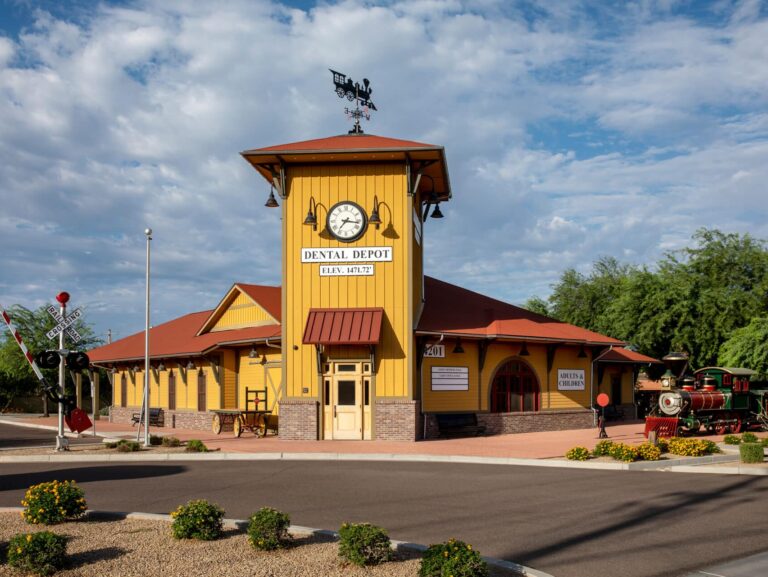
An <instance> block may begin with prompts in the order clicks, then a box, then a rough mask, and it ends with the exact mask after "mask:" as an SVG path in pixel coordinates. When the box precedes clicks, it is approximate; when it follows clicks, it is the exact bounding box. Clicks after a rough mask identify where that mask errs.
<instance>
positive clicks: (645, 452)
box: [636, 443, 661, 461]
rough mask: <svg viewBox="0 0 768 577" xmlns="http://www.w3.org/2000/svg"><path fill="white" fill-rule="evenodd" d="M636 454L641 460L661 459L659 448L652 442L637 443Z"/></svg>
mask: <svg viewBox="0 0 768 577" xmlns="http://www.w3.org/2000/svg"><path fill="white" fill-rule="evenodd" d="M636 449H637V456H638V457H639V458H640V459H642V460H643V461H658V460H659V459H661V449H659V448H658V447H657V446H656V445H654V444H653V443H643V444H642V445H638V446H637V447H636Z"/></svg>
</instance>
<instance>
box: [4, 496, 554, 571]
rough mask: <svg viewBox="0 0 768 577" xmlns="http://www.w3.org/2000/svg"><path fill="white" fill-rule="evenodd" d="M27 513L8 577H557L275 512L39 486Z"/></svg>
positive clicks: (8, 519) (15, 536) (368, 528)
mask: <svg viewBox="0 0 768 577" xmlns="http://www.w3.org/2000/svg"><path fill="white" fill-rule="evenodd" d="M22 504H23V508H0V524H1V525H2V526H0V575H19V576H20V577H21V576H22V575H40V576H48V575H54V574H55V575H62V576H75V575H77V576H80V577H90V576H94V577H96V576H99V577H101V576H103V575H121V577H129V576H132V575H141V576H143V577H152V576H155V575H157V576H158V577H159V576H163V577H176V576H178V577H194V576H196V575H206V576H207V575H227V574H237V575H241V574H243V575H264V576H266V575H270V576H271V575H274V576H278V575H295V576H300V575H311V576H315V575H323V576H332V575H339V576H341V575H344V576H347V575H352V576H354V575H361V576H366V577H372V576H376V575H382V576H383V575H387V576H393V577H397V576H403V577H417V576H418V577H444V576H445V575H452V576H453V577H488V576H489V575H491V576H497V577H507V576H510V577H511V576H513V575H530V576H531V577H534V576H535V577H548V576H547V575H546V574H544V573H541V572H539V571H535V570H531V569H528V568H526V567H523V566H521V565H517V564H515V563H510V562H507V561H502V560H497V559H485V558H483V557H481V556H480V553H479V552H478V551H477V550H476V549H475V548H474V547H473V546H472V545H471V544H468V543H464V542H462V541H458V540H455V539H449V540H448V541H445V542H443V543H439V544H436V545H431V546H429V547H425V546H421V545H415V544H412V543H402V542H397V541H392V540H390V538H389V536H388V534H387V531H386V530H385V529H384V528H382V527H377V526H376V525H372V524H369V523H344V524H343V525H342V526H341V528H340V529H339V531H338V532H333V531H325V530H317V529H309V528H305V527H298V526H292V525H290V517H289V516H288V515H287V514H286V513H283V512H281V511H278V510H276V509H272V508H269V507H263V508H261V509H259V510H258V511H256V512H255V513H254V514H253V515H252V516H251V517H250V518H249V519H247V520H237V519H225V518H224V514H225V513H224V510H222V509H221V508H220V507H218V506H217V505H216V504H215V503H211V502H208V501H206V500H204V499H197V500H192V501H189V502H187V503H185V504H182V505H179V507H178V508H177V509H176V510H174V511H173V512H171V513H170V514H169V515H157V514H142V513H132V514H124V513H106V512H95V511H87V509H86V502H85V497H84V494H83V492H82V490H81V489H80V488H79V487H78V486H77V485H76V483H75V482H74V481H63V482H60V481H53V482H47V483H42V484H39V485H35V486H32V487H30V488H29V490H28V491H27V493H26V495H25V497H24V500H23V501H22Z"/></svg>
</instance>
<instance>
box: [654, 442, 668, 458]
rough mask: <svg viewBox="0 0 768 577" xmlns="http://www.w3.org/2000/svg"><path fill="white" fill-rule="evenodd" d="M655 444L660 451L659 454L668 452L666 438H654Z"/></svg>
mask: <svg viewBox="0 0 768 577" xmlns="http://www.w3.org/2000/svg"><path fill="white" fill-rule="evenodd" d="M656 446H657V447H658V448H659V451H661V454H662V455H663V454H664V453H669V441H668V440H667V439H656Z"/></svg>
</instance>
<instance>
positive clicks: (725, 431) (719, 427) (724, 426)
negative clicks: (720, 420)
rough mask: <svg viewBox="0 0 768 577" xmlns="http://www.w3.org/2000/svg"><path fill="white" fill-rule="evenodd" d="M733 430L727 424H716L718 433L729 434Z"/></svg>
mask: <svg viewBox="0 0 768 577" xmlns="http://www.w3.org/2000/svg"><path fill="white" fill-rule="evenodd" d="M730 432H731V427H730V426H729V425H727V424H718V425H715V433H716V434H718V435H727V434H728V433H730Z"/></svg>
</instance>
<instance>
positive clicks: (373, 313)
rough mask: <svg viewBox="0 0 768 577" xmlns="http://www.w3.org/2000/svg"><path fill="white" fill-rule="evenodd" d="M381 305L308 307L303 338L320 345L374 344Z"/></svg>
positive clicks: (379, 328) (377, 340)
mask: <svg viewBox="0 0 768 577" xmlns="http://www.w3.org/2000/svg"><path fill="white" fill-rule="evenodd" d="M383 317H384V309H381V308H355V309H310V310H309V314H308V315H307V324H306V326H305V327H304V338H303V339H302V342H303V343H304V344H305V345H307V344H322V345H375V344H376V343H378V342H379V336H380V334H381V321H382V318H383Z"/></svg>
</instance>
